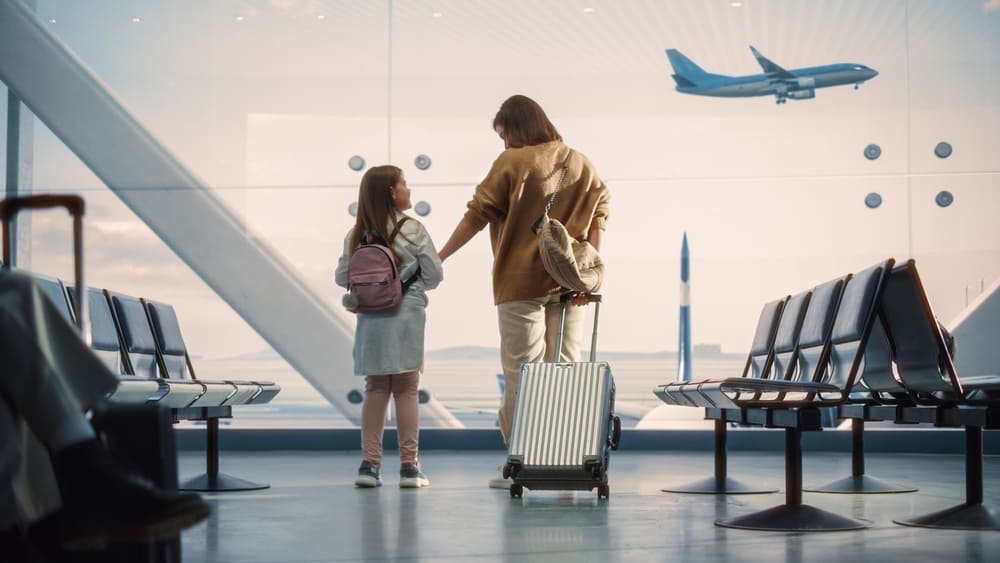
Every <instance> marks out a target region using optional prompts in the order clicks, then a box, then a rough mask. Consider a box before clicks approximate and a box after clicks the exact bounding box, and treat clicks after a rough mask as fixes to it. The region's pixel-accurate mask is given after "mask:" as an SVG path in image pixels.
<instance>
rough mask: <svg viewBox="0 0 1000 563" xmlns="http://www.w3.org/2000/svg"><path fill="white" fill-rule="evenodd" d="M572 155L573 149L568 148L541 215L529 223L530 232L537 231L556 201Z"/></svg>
mask: <svg viewBox="0 0 1000 563" xmlns="http://www.w3.org/2000/svg"><path fill="white" fill-rule="evenodd" d="M571 156H573V150H572V149H570V151H569V154H567V155H566V160H564V161H563V166H562V170H561V171H559V180H558V181H557V182H556V189H555V191H553V192H552V195H550V196H549V200H548V201H546V202H545V210H544V211H542V214H541V216H539V217H538V220H537V221H535V222H534V224H532V225H531V232H533V233H537V232H538V229H539V228H540V227H541V226H542V220H543V219H545V218H546V217H548V215H549V210H550V209H552V204H553V203H555V201H556V196H557V195H559V190H561V189H562V184H563V180H564V179H566V172H567V171H569V158H570V157H571Z"/></svg>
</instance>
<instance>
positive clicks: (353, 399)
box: [347, 389, 365, 405]
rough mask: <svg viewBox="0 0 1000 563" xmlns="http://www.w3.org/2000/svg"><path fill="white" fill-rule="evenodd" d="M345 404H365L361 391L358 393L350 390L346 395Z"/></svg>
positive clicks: (355, 390)
mask: <svg viewBox="0 0 1000 563" xmlns="http://www.w3.org/2000/svg"><path fill="white" fill-rule="evenodd" d="M347 402H349V403H351V404H352V405H360V404H361V403H363V402H365V396H364V395H362V394H361V391H358V390H357V389H351V390H350V391H349V392H348V393H347Z"/></svg>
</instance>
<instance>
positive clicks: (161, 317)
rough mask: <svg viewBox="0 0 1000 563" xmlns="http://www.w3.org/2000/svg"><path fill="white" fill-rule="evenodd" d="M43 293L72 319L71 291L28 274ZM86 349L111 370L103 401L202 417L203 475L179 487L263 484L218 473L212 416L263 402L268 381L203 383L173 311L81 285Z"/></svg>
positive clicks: (274, 390) (275, 390) (269, 391)
mask: <svg viewBox="0 0 1000 563" xmlns="http://www.w3.org/2000/svg"><path fill="white" fill-rule="evenodd" d="M27 273H29V274H30V275H32V276H33V277H34V278H35V279H36V280H37V282H38V284H39V285H40V286H41V288H42V290H43V292H44V293H45V295H46V296H48V297H49V298H50V299H51V300H52V301H53V303H55V305H56V306H57V308H58V309H59V311H61V312H62V313H63V314H64V316H65V318H66V320H67V321H68V322H70V323H73V322H74V320H75V319H74V313H73V296H74V295H75V293H76V292H75V290H74V288H72V287H69V286H66V284H64V283H63V282H62V281H61V280H59V279H58V278H53V277H50V276H44V275H41V274H36V273H33V272H27ZM86 299H87V306H88V309H89V319H90V323H89V327H90V331H89V336H90V346H91V349H92V350H93V351H94V353H95V354H96V355H97V356H98V357H99V358H101V360H102V361H103V362H104V363H105V365H107V366H108V368H109V369H110V370H111V371H112V373H116V374H118V378H119V383H118V387H117V388H116V389H115V390H114V391H113V392H112V393H111V394H110V395H109V397H108V398H109V400H111V401H114V402H118V403H132V404H143V403H155V404H157V405H160V406H163V407H166V408H169V409H170V412H171V414H172V417H173V419H174V421H175V422H178V421H181V420H190V421H204V422H205V425H206V437H207V439H206V472H205V473H204V474H203V475H200V476H197V477H195V478H193V479H190V480H188V481H186V482H184V483H181V485H180V489H182V490H197V491H231V490H253V489H263V488H267V487H268V486H269V485H267V484H261V483H254V482H251V481H246V480H243V479H239V478H236V477H232V476H229V475H225V474H223V473H220V472H219V419H221V418H232V416H233V411H232V408H233V407H234V406H241V405H259V404H264V403H268V402H270V401H271V400H273V399H274V397H275V396H277V395H278V394H279V393H280V391H281V387H280V386H279V385H278V384H276V383H274V382H272V381H245V380H203V379H199V378H196V377H195V373H194V368H193V366H192V365H191V358H190V355H189V354H188V351H187V347H186V345H185V344H184V340H183V337H182V336H181V332H180V325H179V322H178V320H177V315H176V312H175V311H174V308H173V307H172V306H170V305H168V304H165V303H160V302H156V301H151V300H145V299H140V298H137V297H132V296H129V295H125V294H122V293H118V292H114V291H109V290H102V289H98V288H88V289H87V291H86Z"/></svg>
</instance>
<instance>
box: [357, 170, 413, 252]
mask: <svg viewBox="0 0 1000 563" xmlns="http://www.w3.org/2000/svg"><path fill="white" fill-rule="evenodd" d="M402 174H403V171H402V170H400V169H399V168H398V167H396V166H392V165H391V164H387V165H384V166H374V167H372V168H369V169H368V171H367V172H365V175H364V177H362V178H361V187H360V188H358V216H357V220H356V221H355V222H354V232H353V233H352V234H351V253H353V252H354V251H355V250H357V249H358V247H359V246H361V245H362V244H370V243H379V244H384V245H385V246H388V247H389V248H392V241H393V239H395V238H396V234H397V233H398V231H399V226H398V224H397V223H396V222H395V220H393V221H391V222H390V218H393V219H395V216H396V206H395V204H393V201H392V187H393V186H395V185H396V182H398V181H399V178H400V177H401V176H402ZM390 224H391V225H392V226H390ZM393 253H396V251H395V249H393ZM396 261H397V263H398V261H399V256H398V255H397V256H396Z"/></svg>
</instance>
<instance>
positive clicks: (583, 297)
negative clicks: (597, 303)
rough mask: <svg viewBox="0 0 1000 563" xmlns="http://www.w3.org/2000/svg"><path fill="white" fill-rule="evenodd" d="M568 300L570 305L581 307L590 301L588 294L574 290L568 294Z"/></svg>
mask: <svg viewBox="0 0 1000 563" xmlns="http://www.w3.org/2000/svg"><path fill="white" fill-rule="evenodd" d="M569 302H570V304H571V305H575V306H577V307H583V306H584V305H586V304H587V303H590V294H589V293H587V292H585V291H574V292H573V293H570V294H569Z"/></svg>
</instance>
